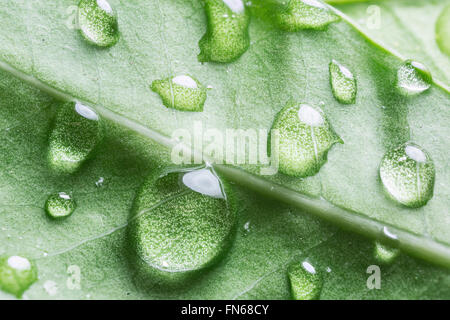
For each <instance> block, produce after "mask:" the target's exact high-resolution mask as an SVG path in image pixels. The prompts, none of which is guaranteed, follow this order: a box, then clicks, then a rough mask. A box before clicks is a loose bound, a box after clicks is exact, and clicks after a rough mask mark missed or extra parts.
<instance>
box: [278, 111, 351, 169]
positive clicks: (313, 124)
mask: <svg viewBox="0 0 450 320" xmlns="http://www.w3.org/2000/svg"><path fill="white" fill-rule="evenodd" d="M272 130H278V136H279V142H278V148H275V150H269V151H271V153H272V155H273V156H275V157H276V158H278V164H279V170H280V172H282V173H284V174H287V175H291V176H299V177H306V176H311V175H314V174H316V173H317V172H318V171H319V170H320V167H321V166H322V165H323V164H324V163H325V162H326V161H327V153H328V150H329V149H330V148H331V147H332V146H333V145H334V144H335V143H343V141H342V140H341V139H340V138H339V136H338V135H337V134H336V133H335V132H334V130H333V128H332V127H331V125H330V124H329V122H328V120H327V118H326V117H325V115H324V113H323V111H322V110H321V109H320V108H318V107H312V106H310V105H307V104H296V103H293V102H289V103H288V104H287V105H286V107H284V108H283V109H282V110H281V111H280V112H279V113H278V114H277V116H276V118H275V121H274V123H273V125H272Z"/></svg>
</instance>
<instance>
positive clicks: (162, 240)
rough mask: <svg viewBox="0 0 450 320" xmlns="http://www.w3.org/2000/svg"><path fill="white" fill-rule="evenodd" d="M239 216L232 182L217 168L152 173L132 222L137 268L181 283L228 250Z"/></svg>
mask: <svg viewBox="0 0 450 320" xmlns="http://www.w3.org/2000/svg"><path fill="white" fill-rule="evenodd" d="M235 220H236V217H235V209H234V206H233V194H232V192H231V190H230V187H229V186H228V184H227V183H225V182H224V181H221V180H219V178H218V177H217V175H216V174H215V173H214V172H213V171H212V170H210V169H208V168H203V169H186V170H182V171H164V172H155V173H152V174H151V175H150V176H148V177H147V179H146V180H145V182H144V184H143V185H142V187H141V189H140V191H139V192H138V195H137V197H136V199H135V203H134V208H133V211H132V218H131V222H130V224H129V227H128V238H129V242H130V245H131V247H132V248H133V251H134V259H133V260H135V262H136V267H137V268H138V270H139V271H140V272H141V274H142V273H143V274H144V276H146V277H147V278H149V279H151V280H153V281H156V282H162V283H165V284H177V283H180V282H182V281H183V280H185V279H187V278H189V277H191V276H193V275H195V274H197V273H198V272H199V271H200V270H202V269H205V268H207V267H209V266H211V265H213V264H214V263H215V262H216V261H218V260H219V258H220V257H222V256H223V255H224V254H225V253H226V252H227V249H228V247H229V246H230V244H231V241H232V235H233V230H234V229H235V223H236V221H235Z"/></svg>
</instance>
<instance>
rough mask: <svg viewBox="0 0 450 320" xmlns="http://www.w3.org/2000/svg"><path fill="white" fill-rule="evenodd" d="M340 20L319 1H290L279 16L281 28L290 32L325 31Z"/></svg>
mask: <svg viewBox="0 0 450 320" xmlns="http://www.w3.org/2000/svg"><path fill="white" fill-rule="evenodd" d="M339 20H340V17H339V16H338V15H336V14H335V13H334V12H333V11H332V10H331V9H330V8H329V7H328V6H327V5H325V4H324V3H323V2H321V1H318V0H290V1H289V3H288V4H287V6H285V7H283V8H281V9H280V11H279V13H278V15H277V21H278V25H279V27H280V28H281V29H283V30H285V31H289V32H295V31H299V30H302V29H314V30H324V29H325V28H326V27H327V26H328V25H329V24H330V23H333V22H336V21H339Z"/></svg>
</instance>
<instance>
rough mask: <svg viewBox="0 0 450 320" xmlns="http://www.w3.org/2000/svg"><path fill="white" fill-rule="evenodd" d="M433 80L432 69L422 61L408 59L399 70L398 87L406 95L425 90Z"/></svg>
mask: <svg viewBox="0 0 450 320" xmlns="http://www.w3.org/2000/svg"><path fill="white" fill-rule="evenodd" d="M431 82H432V78H431V73H430V71H428V69H427V67H425V66H424V65H423V64H421V63H420V62H417V61H412V60H406V61H405V62H404V63H403V64H402V65H401V66H400V67H399V68H398V70H397V89H398V90H399V92H400V93H401V94H403V95H405V96H411V95H416V94H419V93H421V92H424V91H425V90H427V89H428V88H430V86H431Z"/></svg>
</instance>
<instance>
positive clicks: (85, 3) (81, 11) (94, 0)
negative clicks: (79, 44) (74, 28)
mask: <svg viewBox="0 0 450 320" xmlns="http://www.w3.org/2000/svg"><path fill="white" fill-rule="evenodd" d="M78 24H79V27H80V31H81V34H82V35H83V37H84V38H85V39H86V40H87V41H88V42H89V43H92V44H94V45H97V46H99V47H110V46H112V45H114V44H115V43H116V42H117V40H118V39H119V27H118V24H117V15H116V12H115V11H114V10H113V8H112V7H111V5H110V4H109V3H108V1H106V0H81V1H80V2H79V4H78Z"/></svg>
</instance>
